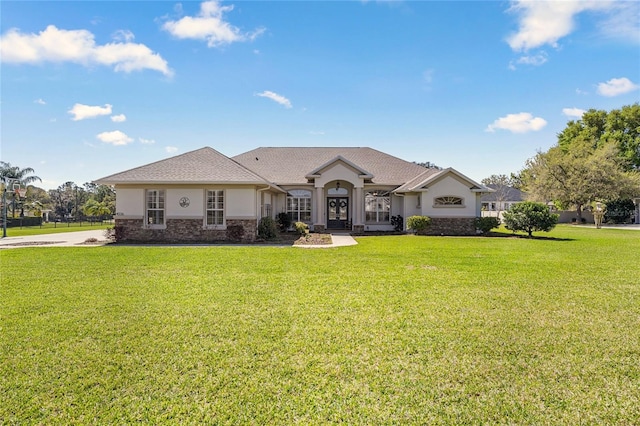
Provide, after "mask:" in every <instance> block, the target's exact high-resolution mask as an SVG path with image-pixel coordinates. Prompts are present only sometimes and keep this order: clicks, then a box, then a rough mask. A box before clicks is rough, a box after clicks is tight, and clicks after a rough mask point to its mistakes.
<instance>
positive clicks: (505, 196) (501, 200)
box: [482, 185, 525, 218]
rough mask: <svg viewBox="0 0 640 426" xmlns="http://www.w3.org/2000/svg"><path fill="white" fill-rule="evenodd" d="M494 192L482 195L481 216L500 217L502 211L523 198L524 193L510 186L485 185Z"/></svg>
mask: <svg viewBox="0 0 640 426" xmlns="http://www.w3.org/2000/svg"><path fill="white" fill-rule="evenodd" d="M487 187H489V188H490V189H493V191H494V192H492V193H490V194H485V195H483V196H482V216H493V217H500V218H502V213H503V212H504V211H505V210H509V209H510V208H511V206H513V205H514V204H516V203H521V202H522V201H524V200H525V193H524V192H522V191H520V190H519V189H517V188H513V187H511V186H499V185H487Z"/></svg>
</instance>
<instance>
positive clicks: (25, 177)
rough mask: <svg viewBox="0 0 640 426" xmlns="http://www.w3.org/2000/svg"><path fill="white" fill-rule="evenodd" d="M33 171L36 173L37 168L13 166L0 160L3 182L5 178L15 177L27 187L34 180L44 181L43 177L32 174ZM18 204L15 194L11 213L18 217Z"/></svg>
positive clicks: (0, 173)
mask: <svg viewBox="0 0 640 426" xmlns="http://www.w3.org/2000/svg"><path fill="white" fill-rule="evenodd" d="M33 173H35V170H33V169H32V168H31V167H25V168H24V169H21V168H20V167H18V166H12V165H11V163H7V162H4V161H0V177H1V178H2V180H3V183H4V179H7V178H10V179H15V180H16V181H17V183H19V184H20V186H24V187H25V188H26V187H27V185H28V184H30V183H32V182H35V181H39V182H42V179H40V178H39V177H38V176H35V175H32V174H33ZM3 186H4V185H3ZM8 189H9V188H4V187H3V188H2V190H3V191H6V190H8ZM16 205H17V201H16V196H15V194H14V195H13V200H12V201H11V215H12V216H13V217H16Z"/></svg>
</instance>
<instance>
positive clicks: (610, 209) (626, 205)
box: [604, 199, 635, 223]
mask: <svg viewBox="0 0 640 426" xmlns="http://www.w3.org/2000/svg"><path fill="white" fill-rule="evenodd" d="M634 210H635V205H634V204H633V201H631V200H629V199H626V200H613V201H609V202H608V203H607V211H606V212H605V214H604V221H605V222H607V223H625V222H627V221H629V219H631V216H632V215H633V211H634Z"/></svg>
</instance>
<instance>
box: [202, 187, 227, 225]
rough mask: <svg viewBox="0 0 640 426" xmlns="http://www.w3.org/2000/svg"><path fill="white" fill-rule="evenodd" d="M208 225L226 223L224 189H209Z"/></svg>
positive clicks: (207, 203)
mask: <svg viewBox="0 0 640 426" xmlns="http://www.w3.org/2000/svg"><path fill="white" fill-rule="evenodd" d="M205 208H206V212H205V216H206V225H207V226H222V225H224V191H223V190H222V189H207V202H206V207H205Z"/></svg>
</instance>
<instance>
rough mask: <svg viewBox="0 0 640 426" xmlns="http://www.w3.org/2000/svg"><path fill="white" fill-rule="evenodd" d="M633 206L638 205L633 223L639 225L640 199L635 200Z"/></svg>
mask: <svg viewBox="0 0 640 426" xmlns="http://www.w3.org/2000/svg"><path fill="white" fill-rule="evenodd" d="M633 204H635V205H636V211H635V212H634V214H633V223H635V224H639V223H640V198H634V199H633Z"/></svg>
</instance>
